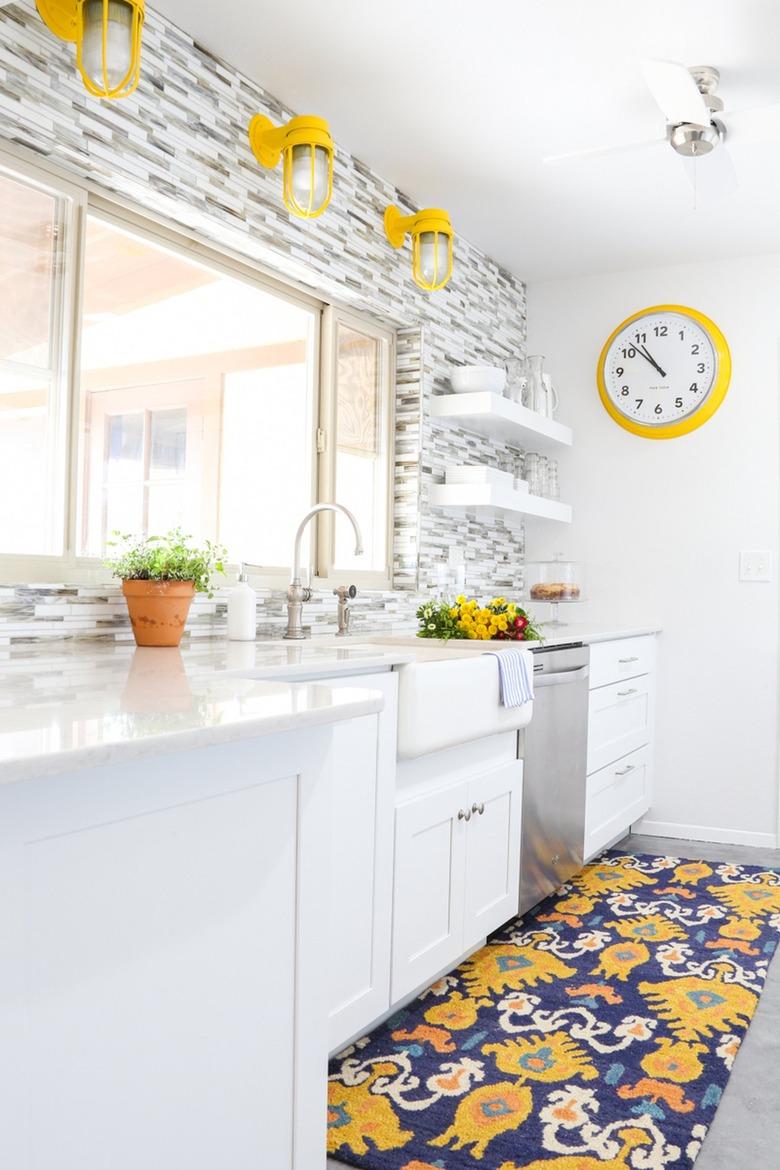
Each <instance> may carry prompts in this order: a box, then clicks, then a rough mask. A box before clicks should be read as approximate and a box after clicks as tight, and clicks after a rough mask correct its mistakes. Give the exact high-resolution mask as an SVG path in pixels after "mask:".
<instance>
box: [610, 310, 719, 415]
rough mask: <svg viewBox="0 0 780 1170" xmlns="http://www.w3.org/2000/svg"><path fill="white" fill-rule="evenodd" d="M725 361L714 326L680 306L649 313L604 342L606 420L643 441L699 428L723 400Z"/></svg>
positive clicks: (634, 319) (642, 315) (620, 328)
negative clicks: (621, 426)
mask: <svg viewBox="0 0 780 1170" xmlns="http://www.w3.org/2000/svg"><path fill="white" fill-rule="evenodd" d="M729 375H730V359H729V355H728V347H727V346H726V342H725V339H724V338H723V335H722V334H721V332H720V330H719V329H718V328H717V326H716V325H715V324H714V323H713V322H712V321H709V320H708V318H706V317H703V316H702V314H700V313H697V312H695V310H685V309H684V308H683V307H682V306H674V307H671V308H668V307H665V306H661V307H658V308H655V309H647V310H646V311H645V312H643V313H638V314H636V315H635V316H634V317H631V318H629V319H628V321H626V322H624V323H623V325H621V326H619V327H618V329H616V330H615V332H614V333H613V334H612V336H611V337H610V339H609V341H608V342H607V344H606V345H605V347H604V350H603V351H602V355H601V360H600V362H599V372H598V376H599V391H600V393H601V397H602V400H603V402H604V405H605V406H606V408H607V410H608V411H609V413H610V414H611V415H612V417H613V418H614V419H615V420H616V421H617V422H619V423H621V425H623V426H625V427H626V429H627V430H631V431H633V432H634V433H635V434H640V435H644V436H646V437H647V438H672V437H674V436H675V435H679V434H684V433H685V432H686V431H690V430H693V429H694V428H695V427H697V426H700V425H701V424H702V423H703V422H705V421H706V420H707V419H708V418H710V417H711V415H712V414H714V412H715V410H716V409H717V407H718V406H719V405H720V402H721V401H722V400H723V397H724V396H725V393H726V389H727V387H728V381H729Z"/></svg>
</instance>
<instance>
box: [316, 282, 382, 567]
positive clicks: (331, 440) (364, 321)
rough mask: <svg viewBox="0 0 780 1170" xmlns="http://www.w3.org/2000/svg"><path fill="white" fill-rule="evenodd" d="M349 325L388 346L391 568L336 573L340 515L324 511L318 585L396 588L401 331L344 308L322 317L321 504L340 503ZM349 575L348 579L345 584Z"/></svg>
mask: <svg viewBox="0 0 780 1170" xmlns="http://www.w3.org/2000/svg"><path fill="white" fill-rule="evenodd" d="M340 325H343V326H345V327H346V328H348V329H354V330H355V331H356V332H358V333H363V334H365V335H366V336H368V337H373V338H375V339H376V340H378V341H379V342H380V343H382V344H383V345H384V346H385V355H384V356H385V361H384V366H385V368H384V370H383V371H382V373H383V382H384V391H385V393H384V398H385V402H384V406H383V410H382V425H383V427H384V433H385V435H386V438H387V468H386V476H387V484H386V492H387V495H386V499H387V508H386V509H385V526H386V531H385V565H384V568H383V569H382V570H377V569H373V570H367V569H344V570H341V569H336V567H335V566H334V560H335V544H336V539H335V531H334V522H335V519H336V517H335V515H334V513H333V512H323V513H322V515H321V516H320V517H319V522H318V531H317V560H316V562H315V563H316V573H315V577H314V581H315V583H317V584H320V583H321V586H322V588H333V589H335V588H337V587H338V586H339V585H343V584H349V585H358V586H362V587H363V588H364V589H391V588H392V580H393V533H394V515H395V509H394V506H393V500H394V489H395V444H394V435H395V393H394V391H395V376H394V372H395V367H396V357H395V333H394V331H393V330H392V329H388V328H387V327H386V326H382V325H380V324H378V323H377V322H376V321H373V320H372V319H371V318H369V317H367V316H365V315H363V314H360V313H355V312H353V311H352V310H348V309H343V308H341V307H340V306H339V305H333V304H329V305H326V306H325V309H324V312H323V315H322V363H321V374H320V422H319V428H320V433H321V435H322V438H323V440H324V441H323V444H322V445H323V447H324V449H323V450H322V451H321V453H320V462H319V480H318V485H317V486H318V495H319V498H320V500H322V501H323V502H327V503H332V502H333V501H334V500H335V486H336V463H337V458H338V449H337V443H336V436H337V418H336V412H337V405H338V403H337V381H338V378H337V356H338V355H337V343H336V342H337V334H338V327H339V326H340ZM345 575H347V576H348V577H349V580H348V581H344V580H342V578H343V577H344V576H345Z"/></svg>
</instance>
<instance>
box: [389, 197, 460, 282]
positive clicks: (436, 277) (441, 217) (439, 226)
mask: <svg viewBox="0 0 780 1170" xmlns="http://www.w3.org/2000/svg"><path fill="white" fill-rule="evenodd" d="M407 232H410V233H411V236H412V276H413V277H414V280H415V284H418V285H419V286H420V288H422V289H425V291H426V292H436V290H437V289H439V288H444V286H445V284H446V283H447V281H448V280H449V279H450V277H451V276H452V238H453V235H454V232H453V230H452V224H451V223H450V217H449V215H448V214H447V212H446V211H442V209H441V208H440V207H428V208H426V209H425V211H418V212H417V214H416V215H404V214H403V213H402V212H401V211H399V209H398V208H397V207H393V206H392V205H391V206H390V207H388V208H387V210H386V211H385V234H386V236H387V238H388V240H389V241H390V243H391V244H392V245H393V247H394V248H402V247H403V245H404V240H405V238H406V233H407Z"/></svg>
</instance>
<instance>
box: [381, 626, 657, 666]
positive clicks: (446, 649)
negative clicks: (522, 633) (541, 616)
mask: <svg viewBox="0 0 780 1170" xmlns="http://www.w3.org/2000/svg"><path fill="white" fill-rule="evenodd" d="M660 633H661V626H660V625H659V624H657V623H652V622H651V623H648V624H647V625H638V626H633V625H632V626H610V625H596V624H595V623H590V624H588V623H573V624H572V625H564V626H557V627H556V626H547V627H546V628H545V629H544V640H543V641H541V642H534V641H528V642H495V641H491V642H479V641H467V640H466V639H453V640H451V641H449V642H447V643H445V642H443V641H441V640H440V639H438V638H418V637H417V636H416V635H415V634H414V633H411V632H410V633H409V634H395V635H392V634H388V635H386V636H377V637H375V638H367V639H365V641H366V642H371V643H375V644H376V645H377V646H379V645H383V646H391V645H392V646H398V647H401V646H405V647H407V648H408V649H409V650H410V652H412V653H414V650H415V649H416V650H417V654H416V655H415V657H417V658H419V657H420V655H421V654H422V655H425V656H426V657H430V656H431V655H432V654H434V653H436V652H439V653H441V654H443V655H447V654H449V655H452V654H458V653H460V654H484V653H485V651H486V650H490V651H491V652H492V651H494V650H508V649H509V648H511V647H513V646H523V647H525V649H527V650H537V649H539V647H540V646H566V645H568V644H569V643H570V642H583V643H585V645H588V646H589V645H591V644H593V643H594V642H614V641H617V640H619V639H621V638H638V637H642V636H643V635H645V634H660Z"/></svg>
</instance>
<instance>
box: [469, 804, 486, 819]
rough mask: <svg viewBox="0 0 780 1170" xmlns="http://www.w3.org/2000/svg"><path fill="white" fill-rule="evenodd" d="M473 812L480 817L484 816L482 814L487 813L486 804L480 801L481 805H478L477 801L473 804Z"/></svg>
mask: <svg viewBox="0 0 780 1170" xmlns="http://www.w3.org/2000/svg"><path fill="white" fill-rule="evenodd" d="M471 811H472V812H473V813H478V814H479V816H482V814H483V813H484V811H485V804H484V801H480V803H479V804H477V803H476V801H475V802H474V804H472V806H471Z"/></svg>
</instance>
